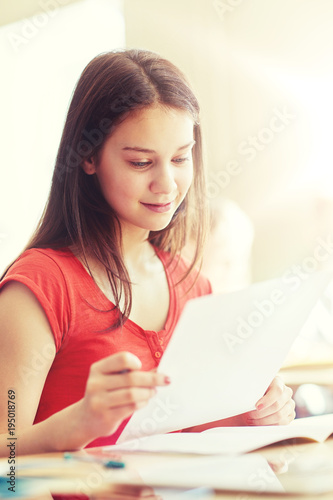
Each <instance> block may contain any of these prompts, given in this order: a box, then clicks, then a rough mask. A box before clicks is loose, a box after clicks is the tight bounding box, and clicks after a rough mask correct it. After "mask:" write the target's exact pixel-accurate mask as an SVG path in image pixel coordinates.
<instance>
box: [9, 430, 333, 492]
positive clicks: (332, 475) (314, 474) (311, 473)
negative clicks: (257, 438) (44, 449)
mask: <svg viewBox="0 0 333 500" xmlns="http://www.w3.org/2000/svg"><path fill="white" fill-rule="evenodd" d="M91 451H92V452H94V451H97V449H95V450H91ZM89 453H90V452H89ZM82 455H83V456H86V452H82ZM249 455H250V456H252V457H256V456H258V455H260V456H261V457H264V458H265V459H266V460H267V461H268V463H269V465H270V468H269V470H274V472H275V475H276V478H277V479H278V481H279V482H280V483H281V486H282V490H285V492H286V493H283V499H286V500H291V499H293V500H294V499H295V496H293V495H291V494H290V495H288V493H287V492H288V491H290V490H292V491H294V492H295V491H296V490H298V491H299V490H300V489H303V490H304V493H303V494H301V495H299V496H297V498H298V499H299V500H305V499H306V500H315V499H317V498H318V496H319V492H320V491H322V488H326V490H328V491H327V492H326V493H325V494H322V495H320V498H321V499H322V500H328V499H330V500H332V498H333V437H331V438H330V439H328V440H327V441H326V442H325V443H320V444H319V443H312V442H311V443H309V442H304V441H303V442H301V441H299V440H298V441H297V442H296V441H295V440H293V441H289V442H286V443H284V444H280V445H271V446H268V447H265V448H262V449H261V450H258V451H256V452H253V453H251V454H249ZM62 456H63V454H49V455H36V456H34V457H18V459H17V464H18V465H24V464H25V463H27V462H28V461H31V459H33V460H39V462H40V460H42V461H43V462H44V463H46V462H47V461H48V460H51V459H56V460H59V459H61V458H62ZM121 458H122V460H124V461H125V462H126V467H125V469H122V470H110V469H108V470H107V469H105V468H103V467H102V466H101V465H100V464H96V463H87V462H76V461H75V463H74V461H73V462H72V464H71V466H70V467H68V468H67V469H66V468H63V467H62V468H60V469H59V468H58V470H57V467H54V463H53V466H52V469H51V471H52V474H49V472H50V471H48V470H47V469H45V468H44V467H42V466H41V467H40V469H38V467H37V468H36V469H35V471H33V472H31V471H30V472H28V471H22V472H18V476H19V477H20V478H22V477H23V476H29V475H31V474H32V475H35V474H36V471H37V472H38V473H39V474H40V475H41V476H43V475H44V476H49V477H48V479H47V481H46V482H45V485H46V486H47V488H48V491H50V490H51V491H54V492H55V491H57V492H60V491H62V492H67V493H68V494H67V495H66V496H65V497H61V498H63V499H66V500H71V498H74V497H72V496H71V493H74V492H76V493H78V492H82V493H83V492H84V493H86V494H88V495H89V496H88V498H94V500H102V499H103V500H106V499H110V500H111V499H112V500H134V499H138V498H147V499H149V500H153V499H154V500H155V499H156V498H157V496H155V494H154V490H148V492H147V491H146V493H147V494H146V496H144V490H143V480H142V477H140V471H143V470H146V471H147V470H149V467H150V466H153V467H155V468H156V467H159V466H160V467H162V468H163V467H166V466H168V465H170V464H172V465H173V466H174V467H175V468H177V464H179V463H181V460H184V459H188V460H189V461H190V462H189V467H190V466H191V463H193V464H194V463H195V460H198V457H196V456H193V455H192V456H189V455H162V454H150V453H141V454H140V453H122V455H121ZM211 458H212V457H207V459H211ZM202 460H206V459H205V458H202ZM4 463H5V459H2V460H1V461H0V466H1V465H2V464H4ZM241 472H242V471H241V470H240V471H239V474H240V476H241ZM257 473H258V474H257V477H252V479H251V480H250V478H249V484H252V486H253V485H255V489H256V491H254V492H252V493H251V492H247V491H243V492H241V491H237V492H232V493H231V492H223V491H208V490H201V493H200V491H199V490H197V491H196V493H193V495H192V494H191V495H189V494H188V493H187V494H186V495H185V494H184V492H178V493H177V492H176V493H175V494H174V495H173V496H172V495H171V494H170V492H168V491H166V490H165V491H162V490H161V489H159V488H157V489H155V492H156V494H157V493H158V494H159V495H160V497H159V498H162V499H163V500H169V499H171V498H172V499H173V500H182V499H184V500H185V499H186V500H190V499H192V498H193V499H195V500H212V499H223V500H253V499H260V500H266V499H268V498H270V499H272V498H276V496H272V495H269V494H265V493H264V491H263V490H264V487H265V484H268V485H269V483H270V481H272V479H271V478H268V479H267V476H266V478H265V475H262V474H261V475H260V470H257ZM52 475H53V476H54V477H53V478H52V477H50V476H52ZM252 476H253V474H252ZM273 476H274V474H273ZM152 477H153V475H152ZM38 481H39V482H41V481H42V479H39V480H38ZM38 481H37V482H35V485H38ZM115 483H119V484H115ZM130 484H132V485H131V486H129V485H130ZM154 487H155V486H154ZM146 490H147V488H146ZM311 490H312V493H310V491H311ZM23 491H24V490H23ZM161 492H162V493H161ZM147 495H148V496H147ZM279 496H280V495H279ZM8 498H13V497H12V496H11V495H10V494H9V495H8ZM27 498H34V499H39V500H51V499H52V496H51V494H50V493H45V494H42V493H41V494H40V495H39V496H38V495H36V494H34V495H32V496H30V497H27ZM57 498H58V497H57ZM75 498H76V499H79V498H80V497H75ZM82 498H83V497H82ZM84 498H87V497H84ZM281 498H282V497H281Z"/></svg>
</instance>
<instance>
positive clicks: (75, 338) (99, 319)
mask: <svg viewBox="0 0 333 500" xmlns="http://www.w3.org/2000/svg"><path fill="white" fill-rule="evenodd" d="M158 256H159V258H160V260H161V262H162V263H163V265H164V268H165V272H166V276H167V280H168V284H169V293H170V305H169V312H168V316H167V320H166V324H165V329H164V330H161V331H159V332H154V331H148V330H143V329H142V328H140V326H139V325H137V324H136V323H134V322H133V321H131V320H130V319H129V320H127V321H126V323H125V325H124V326H123V328H122V329H116V330H114V331H107V332H105V331H103V330H105V329H107V328H108V327H110V325H111V324H112V323H113V322H114V320H115V314H116V313H115V311H111V309H112V307H113V304H112V303H111V302H110V301H109V300H108V299H107V298H106V296H105V295H104V294H103V292H102V291H101V290H100V289H99V288H98V287H97V285H96V284H95V282H94V280H93V279H92V277H91V276H90V275H89V274H88V272H87V271H86V269H85V268H84V267H83V265H82V264H81V262H80V261H79V260H78V259H77V258H76V257H75V256H74V255H73V253H72V252H71V251H70V250H69V249H63V250H52V249H32V250H28V251H26V252H24V253H23V254H22V255H21V256H20V257H19V258H18V259H17V260H16V261H15V263H14V264H13V266H12V267H11V268H10V269H9V271H8V273H7V274H6V276H5V278H4V279H3V280H2V281H1V283H0V289H1V287H2V286H3V285H4V284H5V283H8V282H9V281H13V280H15V281H19V282H20V283H23V284H24V285H26V286H27V287H28V288H29V289H30V290H31V291H32V292H33V293H34V295H35V296H36V297H37V299H38V301H39V302H40V304H41V306H42V307H43V309H44V311H45V313H46V315H47V318H48V320H49V323H50V326H51V330H52V333H53V336H54V342H55V345H56V356H55V359H54V361H53V364H52V366H51V369H50V371H49V373H48V375H47V378H46V381H45V384H44V389H43V392H42V395H41V398H40V402H39V406H38V409H37V413H36V417H35V421H34V423H38V422H40V421H42V420H45V419H46V418H48V417H49V416H51V415H53V414H54V413H56V412H58V411H60V410H62V409H63V408H66V407H67V406H69V405H71V404H73V403H75V402H77V401H78V400H80V399H81V398H82V397H83V396H84V391H85V386H86V381H87V378H88V375H89V368H90V365H91V364H92V363H94V362H96V361H98V360H100V359H102V358H104V357H106V356H109V355H110V354H114V353H116V352H119V351H129V352H132V353H133V354H135V355H136V356H137V357H138V358H139V359H140V360H141V362H142V369H143V370H150V369H152V368H155V367H156V366H157V365H158V364H159V362H160V359H161V356H162V354H163V352H164V350H165V348H166V346H167V345H168V342H169V340H170V338H171V335H172V333H173V331H174V328H175V326H176V324H177V321H178V319H179V316H180V314H181V312H182V310H183V308H184V305H185V303H186V302H187V301H188V300H189V299H191V298H194V297H198V296H200V295H206V294H209V293H211V286H210V283H209V281H208V280H207V279H206V278H204V277H203V276H200V277H199V278H198V280H197V281H196V282H195V284H194V285H193V286H192V287H191V284H192V283H193V277H192V275H190V276H189V277H188V278H186V279H185V280H184V281H182V282H181V283H180V284H177V282H178V281H179V280H180V279H181V277H182V276H183V274H184V272H185V271H186V268H187V267H186V264H185V262H184V261H183V260H182V259H181V260H179V262H178V263H177V264H176V263H175V262H173V263H172V264H171V265H169V266H168V265H167V264H168V260H169V254H168V253H166V252H160V251H159V252H158ZM194 274H195V273H194ZM190 287H191V288H190ZM189 288H190V290H189ZM27 334H30V335H32V334H33V332H27ZM46 349H47V346H46ZM45 356H47V351H46V352H45ZM26 376H27V377H28V376H29V373H27V374H26ZM127 421H128V419H127V420H126V421H124V422H123V423H122V424H121V426H120V427H119V428H118V430H117V431H116V432H115V433H114V434H113V435H111V436H107V437H103V438H99V439H97V440H95V441H93V443H90V445H89V446H105V445H109V444H114V443H115V442H116V440H117V439H118V437H119V435H120V433H121V431H122V429H123V428H124V426H125V425H126V423H127Z"/></svg>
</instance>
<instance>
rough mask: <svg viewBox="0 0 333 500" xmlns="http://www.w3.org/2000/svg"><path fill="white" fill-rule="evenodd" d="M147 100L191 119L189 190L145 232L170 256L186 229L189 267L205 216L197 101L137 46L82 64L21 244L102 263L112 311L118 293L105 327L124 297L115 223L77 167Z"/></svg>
mask: <svg viewBox="0 0 333 500" xmlns="http://www.w3.org/2000/svg"><path fill="white" fill-rule="evenodd" d="M153 104H161V105H163V106H166V107H171V108H177V109H182V110H186V111H187V112H188V113H189V114H190V115H191V117H192V118H193V120H194V139H195V141H196V143H195V146H194V148H193V165H194V180H193V183H192V185H191V187H190V189H189V192H188V193H187V195H186V197H185V199H184V201H183V202H182V204H181V205H180V207H179V208H178V210H177V212H176V213H175V215H174V217H173V219H172V221H171V222H170V224H169V225H168V226H167V227H166V228H165V229H163V230H161V231H158V232H151V233H150V235H149V240H150V241H151V243H152V244H153V245H155V247H157V248H158V249H161V250H165V251H168V252H170V253H171V257H172V259H174V258H175V257H176V255H180V252H181V249H182V247H183V246H184V244H185V241H186V235H187V234H188V232H189V231H191V233H192V234H193V233H194V234H196V251H195V255H194V258H193V262H192V263H191V265H190V267H189V270H188V273H189V272H190V271H192V270H193V269H194V267H195V266H196V264H197V262H198V260H199V258H200V255H201V250H202V246H203V240H204V234H205V217H206V210H205V203H204V202H205V198H206V196H205V191H204V186H205V181H204V170H203V162H202V145H201V132H200V124H199V105H198V102H197V99H196V97H195V96H194V94H193V92H192V90H191V88H190V86H189V84H188V82H187V81H186V79H185V77H184V75H183V74H182V72H181V71H180V70H179V69H178V68H176V67H175V66H174V65H173V64H172V63H170V62H169V61H167V60H165V59H163V58H161V57H160V56H159V55H157V54H155V53H152V52H149V51H144V50H120V51H114V52H108V53H105V54H101V55H99V56H97V57H95V58H94V59H93V60H92V61H91V62H90V63H89V64H88V65H87V66H86V68H85V69H84V71H83V73H82V75H81V77H80V79H79V81H78V83H77V85H76V88H75V90H74V93H73V96H72V101H71V104H70V106H69V110H68V114H67V118H66V122H65V126H64V130H63V134H62V138H61V142H60V146H59V150H58V155H57V159H56V164H55V169H54V173H53V178H52V185H51V190H50V194H49V198H48V202H47V204H46V207H45V210H44V213H43V215H42V217H41V220H40V222H39V224H38V227H37V229H36V231H35V233H34V234H33V236H32V238H31V240H30V242H29V243H28V245H27V246H26V248H25V250H27V249H30V248H53V249H60V248H63V247H69V246H74V247H75V248H76V249H77V251H78V254H79V255H80V257H81V258H82V260H83V262H84V263H85V265H86V267H87V268H88V269H89V265H88V261H87V257H88V255H92V256H93V257H94V258H95V259H97V260H98V261H99V262H100V263H101V264H102V265H103V266H104V268H105V271H106V273H107V276H108V280H109V282H110V286H111V290H112V293H113V296H114V297H115V306H116V307H117V308H119V310H120V300H121V299H122V298H123V304H124V306H123V310H122V311H121V314H120V315H119V319H118V321H117V323H116V324H115V325H113V326H112V328H116V327H117V326H119V325H120V324H122V323H123V322H124V321H125V320H126V318H128V316H129V314H130V310H131V299H132V297H131V283H130V280H129V276H128V273H127V271H126V268H125V265H124V262H123V259H122V255H121V250H120V249H121V245H120V244H119V242H120V241H121V239H120V238H121V228H120V223H119V220H118V219H117V216H116V214H115V213H114V212H113V210H112V208H111V207H110V206H109V205H108V204H107V202H106V201H105V199H104V197H103V195H102V192H101V189H100V186H99V184H98V181H97V178H96V175H87V174H86V173H85V172H84V170H83V169H82V168H81V164H82V161H83V160H84V159H86V158H89V157H90V158H91V157H95V158H97V157H98V153H99V152H100V150H101V148H102V147H103V144H104V142H105V140H106V138H107V137H108V136H109V135H110V133H112V130H113V129H114V127H116V126H117V124H118V123H119V121H120V120H122V119H123V118H124V117H125V116H126V114H128V113H130V112H131V111H133V110H136V109H140V108H143V107H146V106H151V105H153ZM106 228H108V229H107V230H106ZM89 271H90V269H89ZM188 273H187V274H188Z"/></svg>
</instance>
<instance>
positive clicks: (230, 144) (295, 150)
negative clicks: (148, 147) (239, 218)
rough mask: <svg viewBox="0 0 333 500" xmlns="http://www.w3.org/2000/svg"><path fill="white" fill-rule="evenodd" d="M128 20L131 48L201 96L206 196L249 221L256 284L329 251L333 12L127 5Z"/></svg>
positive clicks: (212, 4)
mask: <svg viewBox="0 0 333 500" xmlns="http://www.w3.org/2000/svg"><path fill="white" fill-rule="evenodd" d="M125 20H126V27H127V44H128V45H129V46H139V47H140V46H142V47H144V48H148V49H150V50H154V51H156V52H159V53H161V54H162V55H164V56H165V57H167V58H169V59H171V60H172V61H174V62H175V63H176V64H177V65H179V66H180V67H181V68H182V69H183V70H184V71H185V73H186V74H188V75H189V77H190V80H191V81H192V82H193V84H194V87H195V89H196V90H197V94H198V97H199V99H200V102H201V105H202V109H203V120H202V121H203V125H204V129H205V140H206V151H207V165H208V169H209V196H210V198H218V197H228V198H231V199H232V200H234V201H235V202H237V203H238V205H239V206H240V207H241V208H242V209H243V210H244V211H245V213H246V214H248V216H249V217H250V218H251V219H252V221H253V224H254V226H255V233H256V236H255V244H254V253H253V278H254V280H259V279H266V278H270V277H273V276H275V275H277V274H279V273H282V272H284V270H286V269H289V268H290V266H291V265H293V264H294V263H298V262H299V261H301V262H302V260H303V259H304V258H305V257H307V256H311V255H312V253H313V251H314V248H315V246H316V244H317V239H318V237H320V236H321V237H324V238H325V239H327V238H329V237H330V236H332V241H333V201H332V200H333V148H332V146H331V143H332V140H331V135H332V131H331V129H332V127H331V119H332V118H331V117H332V115H333V98H332V88H333V85H332V84H333V58H332V50H333V30H332V23H333V2H332V1H331V0H223V1H222V0H209V1H207V0H196V1H193V0H192V1H191V0H183V1H181V2H179V1H178V0H168V2H162V1H156V0H141V1H140V2H137V1H136V0H125ZM279 116H282V118H279ZM250 143H253V144H254V145H252V144H250ZM240 244H241V243H240ZM330 257H332V256H330ZM318 267H319V266H318Z"/></svg>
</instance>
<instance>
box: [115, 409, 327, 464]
mask: <svg viewBox="0 0 333 500" xmlns="http://www.w3.org/2000/svg"><path fill="white" fill-rule="evenodd" d="M332 433H333V414H329V415H320V416H316V417H307V418H298V419H296V420H294V421H293V422H292V423H291V424H289V425H277V426H257V427H217V428H214V429H210V430H207V431H205V432H183V433H173V434H158V435H152V436H145V437H142V438H140V439H133V440H132V441H127V442H125V443H121V444H119V445H118V444H117V445H114V446H108V447H107V449H108V450H109V451H110V450H111V451H114V452H116V451H118V452H119V451H143V452H158V453H195V454H201V455H213V454H221V455H238V454H242V453H248V452H250V451H253V450H257V449H259V448H262V447H263V446H267V445H268V444H272V443H277V442H279V441H282V440H285V439H292V438H308V439H312V440H314V441H318V442H322V441H325V439H327V438H328V437H329V436H330V435H331V434H332Z"/></svg>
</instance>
